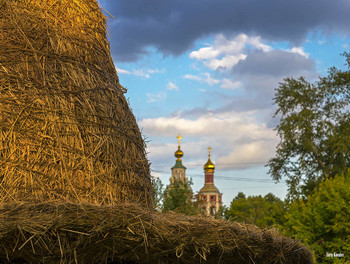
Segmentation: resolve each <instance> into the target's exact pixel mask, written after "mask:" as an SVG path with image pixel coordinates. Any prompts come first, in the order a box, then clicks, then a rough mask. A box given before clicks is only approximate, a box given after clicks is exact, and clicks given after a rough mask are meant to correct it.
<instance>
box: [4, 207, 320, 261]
mask: <svg viewBox="0 0 350 264" xmlns="http://www.w3.org/2000/svg"><path fill="white" fill-rule="evenodd" d="M0 219H1V220H0V262H1V261H2V262H5V263H6V262H7V261H8V262H11V263H13V262H16V261H17V263H61V264H66V263H204V262H205V263H221V264H224V263H257V264H271V263H284V264H289V263H293V264H297V263H300V264H307V263H313V261H312V257H311V254H310V252H309V251H308V250H307V249H306V248H305V247H304V246H302V245H300V244H299V243H298V242H296V241H294V240H291V239H289V238H285V237H282V236H280V235H278V234H277V233H276V232H275V231H273V230H268V231H263V230H260V229H258V228H257V227H255V226H252V225H246V224H239V223H231V222H227V221H223V220H215V219H213V218H210V217H208V218H205V217H189V216H185V215H181V214H162V213H157V212H153V211H150V210H149V209H144V208H142V207H138V206H136V205H135V204H126V203H123V204H119V205H115V206H108V205H101V206H96V205H82V204H80V205H77V204H69V203H64V204H57V203H56V204H55V203H41V204H8V205H6V206H2V207H0Z"/></svg>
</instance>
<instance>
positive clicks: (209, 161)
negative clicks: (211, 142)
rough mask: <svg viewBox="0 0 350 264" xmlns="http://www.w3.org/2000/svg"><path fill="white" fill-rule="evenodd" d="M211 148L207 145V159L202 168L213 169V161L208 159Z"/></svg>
mask: <svg viewBox="0 0 350 264" xmlns="http://www.w3.org/2000/svg"><path fill="white" fill-rule="evenodd" d="M211 150H212V148H211V147H210V146H209V147H208V151H209V154H208V161H207V163H205V164H204V170H205V171H207V170H215V165H214V163H213V162H212V161H211V160H210V152H211Z"/></svg>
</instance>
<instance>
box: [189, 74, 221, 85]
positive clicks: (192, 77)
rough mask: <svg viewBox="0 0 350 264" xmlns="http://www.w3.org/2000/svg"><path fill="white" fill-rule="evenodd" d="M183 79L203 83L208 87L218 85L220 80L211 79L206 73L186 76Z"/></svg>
mask: <svg viewBox="0 0 350 264" xmlns="http://www.w3.org/2000/svg"><path fill="white" fill-rule="evenodd" d="M184 78H185V79H189V80H192V81H197V82H205V83H207V84H209V85H210V86H213V85H215V84H219V83H220V80H218V79H215V78H213V77H211V74H210V73H208V72H204V73H201V74H200V75H192V74H186V75H185V76H184Z"/></svg>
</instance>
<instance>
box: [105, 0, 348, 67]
mask: <svg viewBox="0 0 350 264" xmlns="http://www.w3.org/2000/svg"><path fill="white" fill-rule="evenodd" d="M101 5H102V6H103V7H104V8H105V9H106V10H108V12H110V13H111V14H112V15H113V16H115V17H116V19H115V20H113V21H111V22H110V23H109V27H110V28H111V32H112V34H111V38H112V42H111V43H112V46H113V47H112V50H113V53H114V54H113V55H114V57H115V59H116V60H117V61H135V60H137V59H138V58H139V57H140V56H142V55H143V54H147V52H148V48H149V47H153V48H156V49H157V50H158V51H160V52H162V53H163V54H165V55H168V54H173V55H179V54H181V53H183V52H184V51H186V50H188V49H189V48H190V47H193V44H194V42H195V41H196V40H198V39H200V38H202V37H204V36H207V35H210V34H220V33H224V34H225V35H230V34H233V35H237V34H240V33H242V32H244V33H245V34H248V35H255V36H261V37H262V38H263V39H266V40H269V41H281V40H283V41H284V40H286V41H289V42H291V43H294V44H298V43H300V42H302V41H303V40H305V38H306V36H307V34H308V33H310V31H315V30H319V31H321V32H324V33H328V32H337V33H341V34H345V35H347V36H348V35H349V26H348V25H349V24H350V16H349V13H350V2H349V1H348V0H335V1H326V0H321V1H320V0H308V1H305V0H294V1H281V0H271V1H260V0H217V1H212V0H192V1H185V0H179V1H170V2H169V1H163V0H149V1H144V0H134V1H114V0H103V1H101Z"/></svg>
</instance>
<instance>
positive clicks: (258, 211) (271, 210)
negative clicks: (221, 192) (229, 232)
mask: <svg viewBox="0 0 350 264" xmlns="http://www.w3.org/2000/svg"><path fill="white" fill-rule="evenodd" d="M284 213H285V209H284V203H283V201H281V199H279V198H278V197H276V196H274V195H273V194H272V193H269V194H267V195H265V196H264V197H263V196H261V195H259V196H248V197H246V196H245V195H244V193H242V192H240V193H238V195H237V196H236V197H235V198H234V199H233V200H232V202H231V205H230V207H229V208H228V209H227V210H226V211H225V218H226V219H229V220H232V221H239V222H244V223H251V224H254V225H257V226H259V227H261V228H265V227H271V226H276V227H279V226H281V225H282V224H283V221H284Z"/></svg>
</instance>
